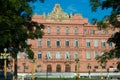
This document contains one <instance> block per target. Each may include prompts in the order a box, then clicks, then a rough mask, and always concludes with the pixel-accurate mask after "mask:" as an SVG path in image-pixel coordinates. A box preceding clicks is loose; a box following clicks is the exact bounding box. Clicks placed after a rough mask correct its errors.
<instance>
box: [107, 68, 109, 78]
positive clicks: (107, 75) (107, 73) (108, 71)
mask: <svg viewBox="0 0 120 80" xmlns="http://www.w3.org/2000/svg"><path fill="white" fill-rule="evenodd" d="M107 80H109V68H108V69H107Z"/></svg>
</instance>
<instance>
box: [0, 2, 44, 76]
mask: <svg viewBox="0 0 120 80" xmlns="http://www.w3.org/2000/svg"><path fill="white" fill-rule="evenodd" d="M35 1H37V0H0V53H2V52H4V51H3V50H4V48H7V49H8V52H10V53H11V55H12V57H13V58H14V61H15V62H14V65H15V67H14V76H15V78H17V53H18V52H19V51H25V50H28V54H30V55H29V56H28V57H29V58H33V56H34V54H33V52H32V50H31V48H30V47H31V45H28V44H27V42H26V41H27V39H35V38H42V35H43V34H44V33H43V32H42V31H41V29H44V25H42V24H39V23H37V22H34V21H31V18H32V14H33V12H32V7H31V6H30V5H29V2H35ZM40 1H42V2H43V1H44V0H40ZM26 48H27V49H26ZM29 52H30V53H29ZM0 63H3V60H0ZM1 66H2V65H1Z"/></svg>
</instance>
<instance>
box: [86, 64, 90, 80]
mask: <svg viewBox="0 0 120 80" xmlns="http://www.w3.org/2000/svg"><path fill="white" fill-rule="evenodd" d="M87 68H88V77H89V78H91V75H90V69H91V65H90V63H88V66H87Z"/></svg>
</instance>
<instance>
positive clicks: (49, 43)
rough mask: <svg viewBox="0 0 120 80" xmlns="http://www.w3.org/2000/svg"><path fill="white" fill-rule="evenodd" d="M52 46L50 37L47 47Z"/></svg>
mask: <svg viewBox="0 0 120 80" xmlns="http://www.w3.org/2000/svg"><path fill="white" fill-rule="evenodd" d="M50 46H51V41H50V39H48V40H47V47H50Z"/></svg>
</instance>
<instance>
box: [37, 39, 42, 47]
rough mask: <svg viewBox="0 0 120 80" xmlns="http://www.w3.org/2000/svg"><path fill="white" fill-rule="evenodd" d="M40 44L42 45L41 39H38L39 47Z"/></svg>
mask: <svg viewBox="0 0 120 80" xmlns="http://www.w3.org/2000/svg"><path fill="white" fill-rule="evenodd" d="M41 46H42V40H41V39H38V47H41Z"/></svg>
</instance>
